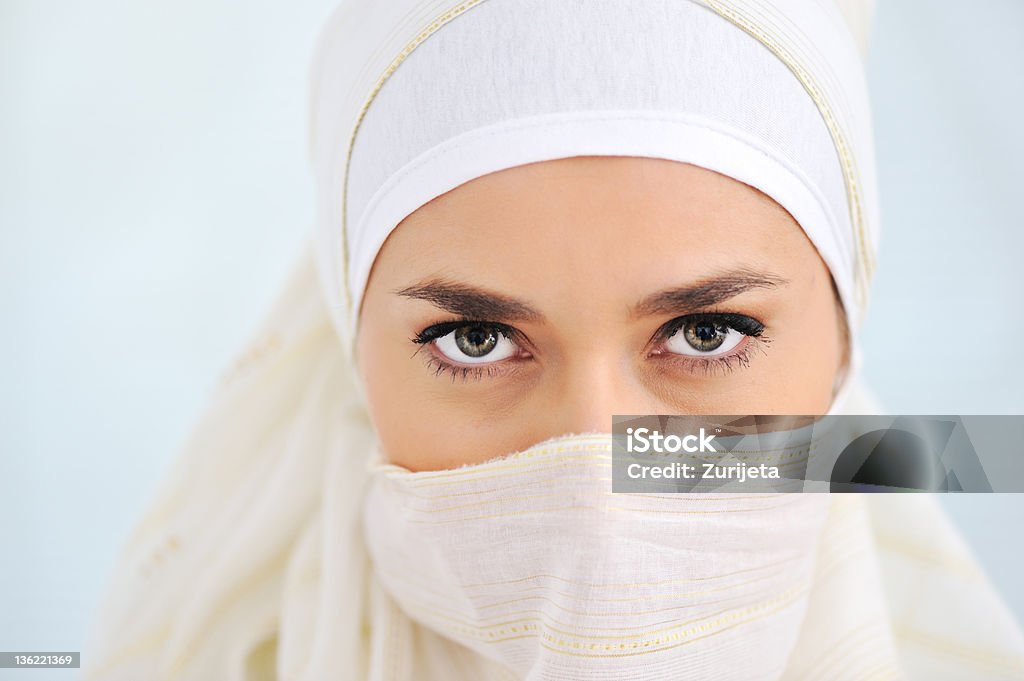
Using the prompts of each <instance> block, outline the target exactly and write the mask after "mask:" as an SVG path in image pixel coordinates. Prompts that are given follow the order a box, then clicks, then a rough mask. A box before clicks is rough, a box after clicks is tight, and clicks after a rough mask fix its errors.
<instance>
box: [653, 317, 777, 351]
mask: <svg viewBox="0 0 1024 681" xmlns="http://www.w3.org/2000/svg"><path fill="white" fill-rule="evenodd" d="M763 331H764V325H763V324H761V323H760V322H758V321H757V320H754V319H751V318H750V317H746V316H743V315H734V314H706V315H687V316H686V317H680V318H678V319H676V320H673V321H672V322H670V327H669V329H667V330H666V335H668V338H667V340H666V341H665V349H666V350H667V351H668V352H671V353H675V354H677V355H687V356H690V357H719V356H722V355H726V354H728V353H729V352H730V351H731V350H733V349H734V348H735V347H736V346H737V345H739V344H740V343H741V342H742V341H743V339H744V338H745V337H747V336H760V335H761V333H762V332H763Z"/></svg>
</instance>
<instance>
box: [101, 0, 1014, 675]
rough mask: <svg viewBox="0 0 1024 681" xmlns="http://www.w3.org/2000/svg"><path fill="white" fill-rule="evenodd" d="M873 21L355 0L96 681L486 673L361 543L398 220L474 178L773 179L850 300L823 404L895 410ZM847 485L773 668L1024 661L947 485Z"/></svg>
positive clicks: (657, 1) (106, 628)
mask: <svg viewBox="0 0 1024 681" xmlns="http://www.w3.org/2000/svg"><path fill="white" fill-rule="evenodd" d="M869 17H870V6H869V3H863V2H855V1H853V0H846V1H845V2H842V3H839V4H838V5H833V4H832V3H831V2H830V1H829V0H771V1H769V0H645V2H644V3H628V2H625V1H624V0H587V1H586V2H583V1H582V0H574V1H570V2H559V3H553V2H544V1H543V0H518V1H517V2H511V1H510V0H463V1H462V2H458V1H456V0H391V1H389V2H387V3H380V2H371V1H369V0H346V1H344V2H343V3H342V4H341V5H340V6H339V8H338V9H337V11H336V12H335V14H334V15H333V16H332V17H331V19H330V20H329V21H328V23H327V24H326V26H325V27H324V30H323V33H322V37H321V40H320V43H319V46H318V50H317V54H316V57H315V60H314V66H313V70H312V82H311V86H312V87H311V90H312V98H311V108H310V113H311V121H310V131H311V137H310V152H311V153H310V156H311V164H312V168H313V173H314V177H315V181H316V187H317V203H318V209H317V212H318V222H317V225H316V228H315V229H314V231H313V235H312V238H311V239H310V240H309V244H308V248H307V249H306V250H305V251H304V253H303V254H302V256H301V258H300V259H299V261H298V262H297V263H296V264H295V267H294V270H293V273H292V276H291V278H290V279H289V281H288V282H287V285H286V286H285V288H284V290H283V291H282V293H281V295H280V297H279V298H278V300H277V301H276V302H275V304H274V305H273V307H272V308H271V310H270V311H269V312H268V315H267V317H266V319H265V321H264V323H263V324H262V326H261V327H260V328H259V329H258V330H257V333H256V334H255V335H254V337H253V339H252V340H251V342H250V343H249V344H248V345H247V346H246V347H245V348H244V349H243V351H242V352H241V353H240V354H239V356H238V358H237V361H236V362H235V363H234V365H233V366H232V367H230V368H229V369H228V370H227V371H226V372H225V374H224V376H223V378H222V380H221V382H220V384H219V386H218V389H217V390H216V392H215V393H214V395H213V396H212V398H211V400H210V402H209V404H208V406H207V409H206V411H205V412H204V414H203V415H202V418H201V419H200V420H199V422H198V423H197V425H196V427H195V429H194V430H193V432H192V433H191V435H190V437H189V439H188V440H187V442H186V443H185V444H184V447H183V448H182V451H181V453H180V455H179V457H178V458H177V459H176V461H175V462H174V465H173V467H172V469H171V470H170V471H169V474H168V476H167V478H166V479H165V480H164V481H163V483H162V486H161V488H160V491H159V494H158V496H157V498H156V499H154V501H153V504H152V505H151V507H150V508H149V509H148V510H147V512H146V514H145V515H144V516H143V518H142V519H141V521H140V522H139V523H138V524H137V525H136V527H135V529H134V531H133V532H132V534H131V536H130V537H129V538H128V540H127V541H126V543H125V546H124V548H123V550H122V553H121V555H120V557H119V560H118V563H117V566H116V568H115V570H114V572H113V573H112V574H111V577H110V582H109V584H108V586H107V593H106V597H105V599H104V601H103V603H102V607H101V610H100V612H99V616H98V618H97V621H96V623H95V625H94V629H93V631H92V632H91V638H90V641H89V645H88V646H87V647H86V649H85V650H84V654H83V666H84V670H83V673H84V678H86V679H110V680H115V679H124V680H132V681H134V680H137V679H186V680H190V679H195V680H199V679H211V678H216V679H225V680H238V681H241V680H254V679H282V680H288V681H293V680H300V679H301V680H317V681H322V680H326V679H341V680H344V681H362V680H364V679H393V680H397V679H401V680H409V681H411V680H412V679H417V680H422V679H433V678H446V679H458V678H484V677H482V676H481V677H473V676H465V674H467V673H470V672H466V671H465V670H467V669H468V670H472V669H483V667H482V666H481V667H476V666H474V665H476V664H477V662H479V655H478V654H477V653H475V651H473V650H471V649H469V648H466V647H464V646H459V645H458V644H456V643H454V642H453V641H452V640H451V639H450V638H448V637H446V636H444V635H443V632H440V631H438V630H435V629H433V628H431V627H430V626H425V625H424V624H423V623H422V622H421V621H418V620H416V619H415V618H413V617H410V615H409V614H408V613H407V612H406V610H405V609H404V608H403V604H402V603H401V602H399V601H398V600H396V598H395V594H394V593H393V591H391V590H389V589H388V588H385V587H384V586H383V585H382V581H381V579H380V575H379V574H378V571H377V569H376V568H375V566H374V564H373V563H372V561H371V560H370V556H369V554H368V552H367V548H366V537H365V534H364V526H363V514H364V510H365V509H364V503H365V499H366V489H367V484H368V480H369V478H370V476H369V472H370V470H371V469H372V466H373V465H374V464H373V462H374V461H375V456H376V455H377V454H379V452H378V450H377V445H378V440H377V438H376V436H375V433H374V429H373V425H372V423H371V422H370V419H369V416H368V413H367V409H366V404H365V395H364V391H363V388H362V385H361V383H360V380H359V377H358V375H357V373H356V371H355V369H354V365H353V350H354V342H355V338H356V332H357V328H358V326H357V325H358V311H359V304H360V302H361V299H362V294H363V292H364V290H365V287H366V282H367V280H368V277H369V273H370V270H371V268H372V265H373V262H374V258H375V257H376V254H377V252H378V251H379V249H380V247H381V245H382V243H383V241H384V239H386V238H387V235H388V234H389V233H390V231H391V230H393V229H394V228H395V226H396V225H397V224H398V223H399V222H400V221H401V220H402V219H403V218H404V217H405V216H406V215H408V214H409V213H411V212H412V211H414V210H415V209H416V208H417V207H418V206H421V205H423V204H424V203H426V202H427V201H429V200H431V199H432V198H435V197H436V196H439V195H441V194H443V193H444V192H446V191H448V190H450V189H452V188H454V187H457V186H459V185H460V184H462V183H464V182H467V181H469V180H471V179H473V178H475V177H479V176H481V175H483V174H486V173H490V172H495V171H497V170H501V169H503V168H509V167H513V166H516V165H520V164H523V163H529V162H536V161H542V160H548V159H555V158H564V157H567V156H575V155H613V156H614V155H630V156H652V157H658V158H666V159H670V160H675V161H680V162H686V163H692V164H695V165H698V166H702V167H705V168H708V169H711V170H715V171H717V172H720V173H723V174H725V175H728V176H730V177H733V178H735V179H738V180H740V181H742V182H745V183H747V184H749V185H751V186H753V187H755V188H757V189H759V190H761V191H762V192H764V193H765V194H767V195H768V196H770V197H771V198H773V199H774V200H775V201H776V202H777V203H779V204H780V205H782V206H783V207H784V208H785V209H786V210H787V211H789V212H790V213H791V214H792V215H793V216H794V218H795V219H796V221H797V222H798V223H799V224H800V226H801V228H802V229H803V230H804V231H805V233H806V234H807V236H808V238H809V239H810V241H811V242H812V243H813V244H814V246H815V247H816V248H817V249H818V252H819V253H820V254H821V256H822V259H823V260H824V261H825V263H826V265H827V266H828V267H829V269H830V271H831V273H832V276H833V280H834V281H835V284H836V288H837V291H838V293H839V295H840V299H841V301H842V303H843V308H844V311H845V314H846V316H847V325H848V328H849V329H850V330H851V338H850V341H851V344H852V345H851V361H850V363H849V367H848V370H847V371H846V373H845V374H844V376H842V377H841V382H840V385H839V386H838V387H839V390H838V392H837V395H836V399H835V402H834V404H833V406H832V409H831V410H830V413H877V412H878V411H879V407H878V405H877V404H876V403H875V402H874V400H873V398H872V397H871V394H870V392H869V391H868V390H867V388H866V387H865V386H864V385H863V382H862V380H861V376H860V367H861V363H862V359H861V351H860V347H859V345H858V343H857V340H856V336H857V334H856V332H857V330H858V329H859V328H860V326H861V324H862V323H863V319H864V314H865V311H866V304H867V295H868V291H869V286H870V280H871V276H872V274H873V272H874V269H875V258H876V253H877V247H878V234H879V216H878V208H877V202H878V199H877V188H876V186H875V175H874V166H875V162H874V157H873V146H872V144H873V143H872V138H871V125H870V108H869V101H868V95H867V87H866V84H865V77H864V69H863V63H862V57H863V49H864V48H865V46H866V35H867V32H866V27H867V25H868V23H869ZM637 36H643V39H642V40H639V39H638V38H637ZM832 497H833V498H832V501H831V502H830V511H829V520H828V523H827V525H826V528H825V530H824V531H823V532H822V534H821V537H820V541H819V548H818V556H819V559H818V560H819V563H818V564H819V568H818V570H817V571H816V573H815V578H814V583H813V585H812V593H811V596H810V598H809V600H808V601H807V604H806V610H805V611H804V612H803V613H802V621H801V622H800V623H799V627H798V630H797V631H795V632H794V637H793V640H792V641H790V642H789V643H788V644H787V645H790V646H791V648H792V651H793V654H792V664H790V665H789V666H788V667H787V668H786V669H785V670H784V672H783V671H779V674H777V675H776V676H775V677H774V678H808V679H816V678H829V679H839V678H867V677H868V676H869V675H871V674H874V675H876V676H878V677H881V678H907V679H929V680H931V679H966V678H970V679H973V678H992V679H996V678H1006V679H1010V678H1024V676H1022V675H1024V671H1022V670H1024V655H1022V652H1024V637H1022V636H1021V633H1020V630H1019V628H1018V626H1017V624H1016V623H1015V622H1014V619H1013V616H1012V615H1011V614H1010V612H1009V611H1008V610H1007V608H1006V607H1005V605H1004V604H1003V603H1002V602H1001V601H1000V599H999V597H998V596H997V595H996V593H995V592H994V590H993V589H992V586H991V585H990V584H989V582H988V581H987V579H986V577H985V576H984V574H983V572H982V571H981V570H980V568H979V567H978V565H977V563H976V562H975V560H974V559H973V557H972V556H971V554H970V551H969V549H968V548H967V546H966V544H965V543H964V542H963V540H962V539H961V538H960V536H959V535H958V533H957V532H956V530H955V529H954V528H953V526H952V525H951V524H950V522H949V521H948V519H947V518H946V517H945V516H944V515H943V514H942V512H941V511H940V509H939V508H938V506H937V505H936V504H935V502H934V500H933V499H932V498H931V497H930V496H928V495H898V494H892V495H873V496H870V497H868V496H862V495H857V494H849V495H832ZM709 522H717V521H709ZM709 645H712V646H713V645H714V639H711V641H710V642H709ZM711 650H713V648H711ZM459 670H462V671H459ZM703 671H704V672H706V673H712V672H713V670H709V669H704V670H703ZM701 672H702V670H701V669H698V668H695V669H693V670H692V671H691V673H692V676H693V677H694V678H702V677H701ZM783 673H784V674H785V675H781V674H783ZM459 674H463V676H461V677H460V676H459ZM488 678H489V677H488ZM495 678H502V677H495ZM503 678H516V677H514V676H506V677H503Z"/></svg>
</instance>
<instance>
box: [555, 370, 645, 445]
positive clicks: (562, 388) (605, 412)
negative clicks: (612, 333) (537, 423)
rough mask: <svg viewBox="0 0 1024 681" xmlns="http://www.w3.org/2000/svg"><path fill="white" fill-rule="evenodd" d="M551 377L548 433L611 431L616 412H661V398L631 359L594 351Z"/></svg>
mask: <svg viewBox="0 0 1024 681" xmlns="http://www.w3.org/2000/svg"><path fill="white" fill-rule="evenodd" d="M558 374H559V375H558V377H557V379H555V380H552V381H551V384H550V390H549V393H548V400H550V402H551V405H550V407H551V408H550V409H548V410H546V413H547V414H548V415H549V416H548V418H547V419H546V423H545V429H546V430H547V431H549V432H548V433H547V434H546V437H553V436H555V435H560V434H564V433H583V432H602V433H610V432H611V429H612V415H613V414H656V413H660V412H659V411H658V410H659V409H660V408H661V406H662V405H660V403H659V401H658V400H657V399H656V398H655V397H654V396H653V395H652V394H651V393H650V392H649V391H648V390H647V389H646V388H645V387H644V386H643V384H642V383H641V381H640V380H639V377H638V376H637V373H636V368H635V367H634V366H632V365H631V363H630V362H629V361H628V360H627V359H621V358H619V357H615V356H612V355H610V354H605V355H594V356H591V357H589V358H587V360H586V361H574V362H571V363H569V364H566V365H565V366H563V367H561V368H560V371H559V372H558Z"/></svg>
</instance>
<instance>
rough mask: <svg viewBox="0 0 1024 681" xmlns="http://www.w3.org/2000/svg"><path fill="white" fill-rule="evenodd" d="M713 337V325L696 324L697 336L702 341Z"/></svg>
mask: <svg viewBox="0 0 1024 681" xmlns="http://www.w3.org/2000/svg"><path fill="white" fill-rule="evenodd" d="M714 337H715V327H714V326H712V325H710V324H698V325H697V338H700V339H701V340H702V341H709V340H712V339H713V338H714Z"/></svg>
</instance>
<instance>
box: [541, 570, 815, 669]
mask: <svg viewBox="0 0 1024 681" xmlns="http://www.w3.org/2000/svg"><path fill="white" fill-rule="evenodd" d="M806 592H807V588H806V587H802V588H800V589H795V590H793V592H792V593H791V594H787V595H785V596H781V597H779V598H777V599H773V600H772V601H766V602H765V603H761V604H759V605H756V606H752V607H750V608H747V609H745V610H742V611H740V612H737V613H734V614H731V615H727V616H725V617H721V618H719V619H717V620H714V621H711V622H708V623H706V624H701V625H698V626H695V627H691V628H690V629H688V630H686V631H682V632H679V633H677V634H674V635H671V636H666V637H662V638H660V639H656V640H654V641H645V642H644V643H642V644H639V643H634V644H630V645H627V644H624V643H620V644H619V645H618V646H614V645H610V644H604V645H602V644H597V643H591V644H589V645H579V644H577V643H570V642H567V641H565V640H554V641H551V639H552V638H553V637H550V636H543V635H542V639H546V640H542V641H541V644H542V645H544V647H545V648H547V649H548V650H551V651H552V652H556V653H561V654H563V655H570V656H574V657H634V656H636V655H647V654H649V653H654V652H662V651H665V650H672V649H674V648H678V647H680V646H684V645H689V644H691V643H695V642H697V641H700V640H703V639H706V638H710V637H712V636H717V635H718V634H721V633H723V632H726V631H729V630H731V629H735V628H736V627H739V626H741V625H743V624H748V623H750V622H755V621H757V620H760V619H764V618H765V617H768V616H770V615H774V614H776V613H778V612H780V611H782V610H785V609H786V608H787V607H789V606H790V605H792V604H793V603H795V602H796V601H797V600H799V599H800V598H801V597H802V596H803V595H804V594H805V593H806ZM745 615H749V617H746V618H745V619H744V616H745ZM730 622H731V623H730ZM722 624H727V626H724V627H721V628H720V629H718V630H717V631H708V630H709V629H713V628H715V627H717V626H719V625H722ZM703 631H708V633H707V634H704V635H703V636H698V637H695V638H690V639H689V640H684V641H679V642H678V643H674V644H672V645H667V646H662V647H660V648H655V649H652V650H641V651H637V652H624V653H609V654H603V655H601V654H593V653H586V652H582V651H583V650H605V651H612V650H616V649H619V650H624V649H629V648H634V649H635V648H646V647H649V646H658V645H662V644H664V643H668V642H669V641H672V640H678V639H680V638H687V637H689V636H692V635H693V634H695V633H701V632H703ZM548 641H550V642H551V643H553V644H555V645H549V643H548ZM555 646H563V647H564V648H565V649H560V648H558V647H555ZM569 648H572V650H570V649H569Z"/></svg>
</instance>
